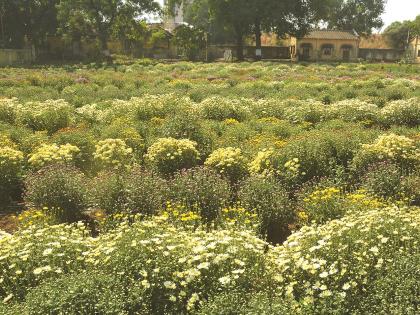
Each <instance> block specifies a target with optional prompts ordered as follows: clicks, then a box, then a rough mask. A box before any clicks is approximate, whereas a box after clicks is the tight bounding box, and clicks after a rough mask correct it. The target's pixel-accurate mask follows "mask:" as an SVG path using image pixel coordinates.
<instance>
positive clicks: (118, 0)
mask: <svg viewBox="0 0 420 315" xmlns="http://www.w3.org/2000/svg"><path fill="white" fill-rule="evenodd" d="M57 8H58V18H59V22H60V30H61V32H62V33H63V34H65V35H69V36H71V37H73V38H74V39H78V38H79V37H80V36H83V35H91V36H93V37H95V38H96V39H97V40H98V41H99V43H100V48H101V49H102V50H107V48H108V40H109V38H110V36H111V35H112V33H113V32H114V34H121V32H123V33H124V34H126V33H125V32H126V31H131V32H133V33H132V36H135V35H136V33H137V34H138V32H141V28H142V25H141V24H138V23H137V22H136V21H138V20H140V18H141V17H142V16H143V15H144V14H146V13H152V12H158V11H159V10H160V6H159V4H158V3H157V2H156V1H154V0H130V1H124V0H61V1H60V4H59V5H58V6H57ZM69 17H70V18H69Z"/></svg>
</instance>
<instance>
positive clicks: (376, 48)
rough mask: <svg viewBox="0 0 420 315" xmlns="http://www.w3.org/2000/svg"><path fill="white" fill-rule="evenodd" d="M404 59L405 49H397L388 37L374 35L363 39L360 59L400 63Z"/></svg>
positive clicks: (360, 45)
mask: <svg viewBox="0 0 420 315" xmlns="http://www.w3.org/2000/svg"><path fill="white" fill-rule="evenodd" d="M403 57H404V49H395V48H394V47H393V46H392V45H391V44H390V43H389V41H387V39H386V37H385V36H384V35H381V34H373V35H371V36H369V37H361V38H360V43H359V58H361V59H365V60H369V61H398V60H401V59H402V58H403Z"/></svg>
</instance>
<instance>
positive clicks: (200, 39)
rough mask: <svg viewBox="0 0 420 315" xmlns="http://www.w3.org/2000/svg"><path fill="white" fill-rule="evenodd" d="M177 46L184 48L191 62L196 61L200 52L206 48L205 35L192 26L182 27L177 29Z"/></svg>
mask: <svg viewBox="0 0 420 315" xmlns="http://www.w3.org/2000/svg"><path fill="white" fill-rule="evenodd" d="M174 35H175V36H174V41H175V44H176V45H177V46H178V47H180V48H182V50H183V51H184V54H185V56H186V57H187V58H188V59H189V60H196V59H197V57H198V55H199V54H200V50H201V49H203V48H204V47H205V44H206V42H205V33H204V32H203V31H202V30H200V29H198V28H195V27H193V26H190V25H181V26H178V27H177V28H176V29H175V34H174Z"/></svg>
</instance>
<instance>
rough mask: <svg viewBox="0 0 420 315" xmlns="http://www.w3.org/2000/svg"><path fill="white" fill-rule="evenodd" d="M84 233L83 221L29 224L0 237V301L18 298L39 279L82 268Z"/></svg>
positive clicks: (85, 241) (85, 245)
mask: <svg viewBox="0 0 420 315" xmlns="http://www.w3.org/2000/svg"><path fill="white" fill-rule="evenodd" d="M87 234H88V233H87V231H86V229H85V226H84V225H83V224H78V225H74V226H72V225H53V226H44V227H41V228H40V227H38V226H35V225H32V226H29V227H27V228H26V229H23V230H21V231H17V232H16V233H14V234H13V235H6V236H3V237H0V267H1V268H0V298H1V300H3V299H5V300H6V299H7V298H8V299H7V300H8V301H10V302H12V301H15V300H20V299H22V298H24V297H25V294H26V292H27V291H28V290H29V289H30V288H31V287H34V286H36V285H37V284H39V283H40V282H42V281H45V280H47V279H51V278H55V277H57V276H58V275H60V274H63V273H68V272H70V271H73V270H77V269H79V268H83V258H82V257H81V256H80V253H82V252H84V251H86V250H88V248H89V242H88V240H87V238H86V237H87Z"/></svg>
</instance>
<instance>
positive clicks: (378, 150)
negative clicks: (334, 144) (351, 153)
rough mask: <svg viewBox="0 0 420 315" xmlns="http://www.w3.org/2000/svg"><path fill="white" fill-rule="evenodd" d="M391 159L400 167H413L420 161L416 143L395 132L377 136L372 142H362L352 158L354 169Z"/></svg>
mask: <svg viewBox="0 0 420 315" xmlns="http://www.w3.org/2000/svg"><path fill="white" fill-rule="evenodd" d="M379 161H391V162H393V163H396V164H397V165H399V166H400V167H401V168H402V169H413V168H415V167H416V166H417V165H419V162H420V149H419V148H418V144H416V142H415V141H414V140H412V139H410V138H408V137H405V136H398V135H396V134H393V133H391V134H385V135H381V136H379V137H378V138H377V139H376V141H375V142H374V143H372V144H364V145H363V146H362V148H361V150H360V151H359V152H358V154H357V155H356V156H355V158H354V160H353V164H354V168H355V169H356V170H359V171H360V170H363V169H365V168H366V167H367V166H369V165H370V164H372V163H375V162H379Z"/></svg>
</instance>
